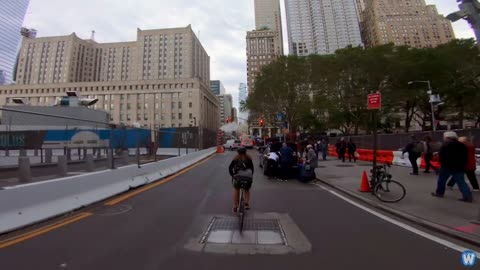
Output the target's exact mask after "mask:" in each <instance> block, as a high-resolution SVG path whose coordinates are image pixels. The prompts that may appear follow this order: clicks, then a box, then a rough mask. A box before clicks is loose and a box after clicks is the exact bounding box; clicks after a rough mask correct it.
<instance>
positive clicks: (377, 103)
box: [367, 92, 382, 110]
mask: <svg viewBox="0 0 480 270" xmlns="http://www.w3.org/2000/svg"><path fill="white" fill-rule="evenodd" d="M367 105H368V109H369V110H380V108H381V107H382V94H380V93H379V92H377V93H374V94H369V95H368V101H367Z"/></svg>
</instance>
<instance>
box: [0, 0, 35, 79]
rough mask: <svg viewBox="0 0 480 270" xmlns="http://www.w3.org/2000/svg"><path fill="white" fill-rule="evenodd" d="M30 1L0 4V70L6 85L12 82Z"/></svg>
mask: <svg viewBox="0 0 480 270" xmlns="http://www.w3.org/2000/svg"><path fill="white" fill-rule="evenodd" d="M29 2H30V1H29V0H11V1H2V2H1V4H0V25H1V27H0V37H1V39H0V70H1V71H3V73H4V77H5V83H7V84H8V83H11V82H12V74H13V69H14V66H15V61H16V59H17V53H18V48H19V46H20V41H21V39H22V36H21V35H20V30H21V29H22V24H23V19H24V18H25V14H26V13H27V8H28V4H29Z"/></svg>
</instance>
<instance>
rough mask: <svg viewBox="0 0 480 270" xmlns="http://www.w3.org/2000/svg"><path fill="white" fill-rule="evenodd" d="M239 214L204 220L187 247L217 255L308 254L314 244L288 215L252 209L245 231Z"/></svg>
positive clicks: (210, 217) (245, 222) (211, 217)
mask: <svg viewBox="0 0 480 270" xmlns="http://www.w3.org/2000/svg"><path fill="white" fill-rule="evenodd" d="M238 221H239V220H238V217H236V216H209V217H208V218H206V219H204V220H203V221H202V222H201V224H202V225H201V227H202V228H204V229H203V231H202V233H201V235H198V236H197V237H195V238H191V239H190V241H188V242H187V243H186V245H185V248H186V249H188V250H191V251H199V252H206V253H218V254H230V255H236V254H245V255H247V254H248V255H252V254H270V255H283V254H289V253H295V254H300V253H305V252H308V251H310V250H311V248H312V246H311V244H310V242H309V241H308V239H307V238H306V237H305V235H304V234H303V233H302V231H301V230H300V229H299V228H298V226H297V225H296V224H295V222H294V221H293V220H292V219H291V218H290V217H289V216H288V215H287V214H279V213H251V212H249V213H248V215H247V217H246V219H245V221H244V227H243V231H242V233H240V231H239V230H238Z"/></svg>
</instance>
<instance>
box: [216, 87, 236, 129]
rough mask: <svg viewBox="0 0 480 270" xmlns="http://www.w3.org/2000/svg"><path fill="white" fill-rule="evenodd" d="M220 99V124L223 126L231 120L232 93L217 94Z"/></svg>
mask: <svg viewBox="0 0 480 270" xmlns="http://www.w3.org/2000/svg"><path fill="white" fill-rule="evenodd" d="M217 97H218V99H219V100H220V125H221V126H223V125H225V124H227V122H232V108H233V99H232V95H229V94H226V95H218V96H217Z"/></svg>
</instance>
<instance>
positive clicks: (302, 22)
mask: <svg viewBox="0 0 480 270" xmlns="http://www.w3.org/2000/svg"><path fill="white" fill-rule="evenodd" d="M355 1H356V0H342V1H338V0H285V9H286V13H287V28H288V45H289V49H290V54H294V55H300V56H306V55H310V54H333V53H335V51H336V50H338V49H342V48H345V47H347V46H349V45H352V46H362V38H361V33H360V25H359V18H358V13H357V8H356V2H355Z"/></svg>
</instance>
